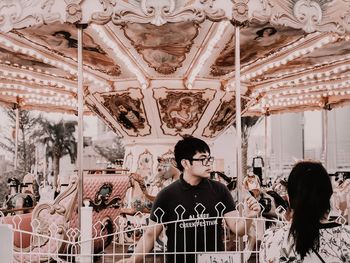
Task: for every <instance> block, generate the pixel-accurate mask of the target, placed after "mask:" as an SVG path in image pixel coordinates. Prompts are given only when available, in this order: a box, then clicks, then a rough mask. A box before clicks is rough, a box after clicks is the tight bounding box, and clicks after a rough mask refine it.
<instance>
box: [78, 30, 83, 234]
mask: <svg viewBox="0 0 350 263" xmlns="http://www.w3.org/2000/svg"><path fill="white" fill-rule="evenodd" d="M83 104H84V102H83V29H82V27H81V26H78V152H77V168H78V178H79V184H78V218H79V229H81V207H82V205H83V185H84V184H83Z"/></svg>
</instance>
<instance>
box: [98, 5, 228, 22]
mask: <svg viewBox="0 0 350 263" xmlns="http://www.w3.org/2000/svg"><path fill="white" fill-rule="evenodd" d="M101 2H102V5H103V10H104V11H103V12H96V13H93V14H92V22H94V23H98V24H105V23H107V22H109V20H110V19H112V22H113V23H114V24H116V25H122V24H125V23H128V22H133V23H150V24H153V25H157V26H160V25H163V24H166V23H169V22H170V23H176V22H183V21H196V22H203V21H204V20H205V19H206V18H208V19H210V20H213V21H219V20H221V19H224V18H225V11H224V10H223V9H221V8H215V7H214V4H213V3H214V2H215V0H200V1H199V4H193V1H176V0H156V1H155V0H141V1H138V2H136V3H137V5H136V6H135V5H131V4H129V5H127V6H126V7H125V5H124V6H123V8H120V9H119V6H116V1H114V0H102V1H101Z"/></svg>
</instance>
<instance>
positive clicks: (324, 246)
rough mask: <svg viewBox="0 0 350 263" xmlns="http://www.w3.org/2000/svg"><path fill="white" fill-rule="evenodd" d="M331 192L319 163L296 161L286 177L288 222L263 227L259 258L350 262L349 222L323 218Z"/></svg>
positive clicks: (325, 172) (328, 180) (269, 260)
mask: <svg viewBox="0 0 350 263" xmlns="http://www.w3.org/2000/svg"><path fill="white" fill-rule="evenodd" d="M332 193H333V190H332V185H331V181H330V179H329V176H328V173H327V171H326V169H325V168H324V167H323V166H322V164H321V163H319V162H314V161H302V162H299V163H297V164H296V165H295V166H294V167H293V169H292V171H291V173H290V175H289V178H288V197H289V203H290V208H291V211H290V212H291V222H290V223H288V224H287V225H285V226H284V227H282V228H274V229H269V230H267V231H266V233H265V235H264V238H263V241H262V244H261V247H260V262H261V263H263V262H266V263H272V262H290V263H292V262H295V263H296V262H298V263H299V262H305V263H307V262H310V263H311V262H312V263H317V262H332V263H335V262H350V228H349V226H342V225H339V224H337V223H334V222H329V221H328V220H327V218H328V214H329V212H330V209H331V207H330V202H329V200H330V197H331V195H332Z"/></svg>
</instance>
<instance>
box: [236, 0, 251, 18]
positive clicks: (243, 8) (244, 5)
mask: <svg viewBox="0 0 350 263" xmlns="http://www.w3.org/2000/svg"><path fill="white" fill-rule="evenodd" d="M232 3H233V10H232V16H233V19H234V20H235V21H237V22H239V23H244V22H246V21H248V0H232Z"/></svg>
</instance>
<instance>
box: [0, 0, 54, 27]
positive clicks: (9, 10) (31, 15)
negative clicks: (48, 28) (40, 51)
mask: <svg viewBox="0 0 350 263" xmlns="http://www.w3.org/2000/svg"><path fill="white" fill-rule="evenodd" d="M54 2H55V1H52V0H45V1H37V0H28V1H21V0H12V1H1V2H0V31H3V32H8V31H10V30H12V29H16V28H24V27H30V26H34V25H42V24H44V23H52V22H54V21H59V20H61V15H60V14H59V13H56V12H54V13H52V6H53V4H54Z"/></svg>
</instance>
